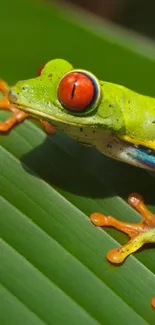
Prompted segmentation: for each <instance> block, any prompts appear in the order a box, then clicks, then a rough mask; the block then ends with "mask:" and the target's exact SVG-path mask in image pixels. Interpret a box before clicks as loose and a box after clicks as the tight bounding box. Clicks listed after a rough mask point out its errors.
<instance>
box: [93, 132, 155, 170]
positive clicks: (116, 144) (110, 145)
mask: <svg viewBox="0 0 155 325" xmlns="http://www.w3.org/2000/svg"><path fill="white" fill-rule="evenodd" d="M98 150H100V151H101V152H103V153H104V154H106V155H107V156H109V157H111V158H113V159H117V160H121V161H124V162H126V163H128V164H131V165H134V166H137V167H141V168H144V169H149V170H152V171H155V151H153V150H150V149H147V148H145V147H142V146H139V147H138V146H135V145H133V144H131V143H128V142H126V141H123V140H121V139H119V138H118V137H117V136H115V135H112V134H111V135H110V137H107V138H105V139H104V142H103V143H102V144H101V142H100V144H99V146H98Z"/></svg>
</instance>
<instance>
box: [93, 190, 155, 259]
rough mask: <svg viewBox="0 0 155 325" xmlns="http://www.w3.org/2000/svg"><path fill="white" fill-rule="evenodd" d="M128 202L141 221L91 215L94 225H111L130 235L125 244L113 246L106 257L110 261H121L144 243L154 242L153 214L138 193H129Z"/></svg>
mask: <svg viewBox="0 0 155 325" xmlns="http://www.w3.org/2000/svg"><path fill="white" fill-rule="evenodd" d="M128 202H129V204H130V205H132V206H133V207H134V208H135V209H136V210H137V211H139V212H140V214H141V215H142V217H143V219H142V221H141V222H139V223H125V222H121V221H119V220H116V219H115V218H113V217H112V216H107V217H106V216H104V215H102V214H100V213H93V214H92V215H91V221H92V222H93V223H94V224H95V225H96V226H111V227H114V228H116V229H119V230H121V231H123V232H125V233H126V234H128V235H129V237H130V240H129V241H128V243H127V244H125V245H123V246H122V247H120V248H115V249H113V250H111V251H110V252H109V253H108V254H107V259H108V260H109V261H110V262H112V263H122V262H123V261H124V260H125V258H126V257H127V256H128V255H130V254H131V253H133V252H135V251H137V250H138V249H139V248H140V247H141V246H143V245H144V244H145V243H155V215H154V214H153V213H151V211H149V210H148V209H147V207H146V206H145V204H144V202H143V198H142V197H141V196H140V195H139V194H138V193H133V194H131V195H130V196H129V198H128Z"/></svg>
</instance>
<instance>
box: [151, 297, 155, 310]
mask: <svg viewBox="0 0 155 325" xmlns="http://www.w3.org/2000/svg"><path fill="white" fill-rule="evenodd" d="M151 304H152V307H153V308H155V297H154V298H152V300H151Z"/></svg>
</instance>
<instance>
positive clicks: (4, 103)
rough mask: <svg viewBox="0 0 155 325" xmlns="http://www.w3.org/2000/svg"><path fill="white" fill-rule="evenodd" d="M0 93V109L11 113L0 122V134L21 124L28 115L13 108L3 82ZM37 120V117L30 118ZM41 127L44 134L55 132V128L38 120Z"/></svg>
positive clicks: (6, 86) (7, 88) (1, 81)
mask: <svg viewBox="0 0 155 325" xmlns="http://www.w3.org/2000/svg"><path fill="white" fill-rule="evenodd" d="M0 92H1V93H2V94H3V97H2V99H1V100H0V109H3V110H8V111H10V112H12V113H13V114H12V116H11V117H9V118H8V119H7V120H5V121H4V122H0V132H8V131H9V130H10V129H12V127H13V126H14V125H16V124H18V123H21V122H22V121H23V120H24V119H25V118H27V117H29V116H30V114H28V113H25V112H23V111H20V110H19V109H18V108H16V107H14V106H13V105H12V104H11V103H10V102H9V100H8V92H9V87H8V85H7V84H6V82H5V81H3V80H0ZM32 117H33V118H35V119H37V120H38V118H37V117H34V116H32ZM39 121H40V123H41V124H42V125H43V127H44V129H45V131H46V133H48V134H54V133H55V132H56V130H55V128H54V127H53V126H52V125H51V124H50V123H48V122H46V121H43V120H39Z"/></svg>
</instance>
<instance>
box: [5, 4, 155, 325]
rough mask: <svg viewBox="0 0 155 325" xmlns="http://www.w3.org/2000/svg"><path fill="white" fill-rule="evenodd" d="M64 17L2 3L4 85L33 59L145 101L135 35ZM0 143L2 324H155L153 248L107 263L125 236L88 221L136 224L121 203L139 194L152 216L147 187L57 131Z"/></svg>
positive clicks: (154, 206)
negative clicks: (120, 87) (66, 65)
mask: <svg viewBox="0 0 155 325" xmlns="http://www.w3.org/2000/svg"><path fill="white" fill-rule="evenodd" d="M8 8H9V11H8ZM66 11H67V10H66ZM66 11H65V10H63V9H58V8H56V7H55V6H54V5H52V6H50V5H47V4H42V3H39V2H32V1H31V2H29V1H26V0H22V1H21V0H14V1H13V2H10V1H9V0H5V2H3V3H2V4H1V30H3V31H4V32H3V34H2V35H1V44H2V45H3V46H2V48H1V52H0V75H1V77H3V78H5V79H6V80H7V81H8V82H10V83H13V82H15V81H16V80H18V79H24V78H29V77H31V76H33V74H34V73H35V71H36V70H37V68H38V66H39V65H40V64H41V63H43V62H46V61H48V60H49V59H51V58H54V57H64V58H66V59H67V60H69V61H71V62H73V64H74V65H75V66H76V67H81V68H86V69H89V70H91V71H92V72H94V73H95V74H97V75H98V76H99V77H100V78H101V79H106V80H111V81H114V82H119V83H121V84H125V85H127V86H129V87H131V88H133V89H135V90H138V91H141V92H143V93H147V94H150V95H151V94H152V95H153V92H154V75H155V60H154V58H153V55H154V49H153V48H152V46H151V45H149V44H146V43H144V44H139V45H136V46H135V49H133V44H137V39H136V38H134V37H132V36H131V38H129V40H128V41H126V35H123V34H121V33H119V32H116V31H115V28H113V27H112V26H109V27H108V26H107V25H106V24H105V23H101V24H100V23H99V22H98V21H96V20H95V21H94V20H91V21H89V19H90V18H87V17H86V16H85V19H83V20H82V19H81V22H80V23H79V22H78V20H77V18H76V16H77V14H76V13H75V12H72V11H71V12H70V11H69V9H68V12H67V13H66ZM71 13H72V18H71ZM80 17H82V14H81V13H80ZM87 19H88V20H87ZM86 21H87V22H86ZM84 22H85V23H84ZM92 22H96V24H95V25H94V26H93V28H92V25H93V24H92ZM101 31H102V33H101ZM131 39H132V42H131ZM131 45H132V46H131ZM146 48H147V49H148V53H146ZM141 71H143V76H145V79H144V78H142V77H141ZM0 117H1V119H4V118H5V117H6V113H4V112H0ZM0 143H1V147H0V195H1V196H0V234H1V238H2V240H1V243H0V245H1V264H0V279H1V289H0V290H1V297H2V299H1V300H2V303H1V304H0V305H1V310H2V312H0V315H1V316H0V319H1V323H2V324H3V325H10V324H11V325H14V324H16V325H18V324H19V325H21V324H24V325H25V324H26V325H29V324H31V325H33V324H35V325H44V324H52V325H53V324H56V325H59V324H61V325H63V324H67V325H74V324H78V325H79V324H81V325H82V324H84V325H85V324H88V325H89V324H90V325H91V324H92V325H98V324H108V325H109V324H122V325H123V324H125V325H127V324H129V325H130V324H136V325H143V324H145V325H146V324H151V325H153V324H154V319H155V312H154V310H153V309H152V308H151V305H150V301H151V298H152V297H153V296H154V295H155V275H154V273H155V254H154V246H150V247H146V248H145V249H142V250H141V251H139V252H137V253H135V254H134V255H133V256H130V257H129V258H128V259H127V260H126V262H125V263H124V264H123V265H121V266H119V267H116V266H114V265H111V264H110V263H108V262H107V260H106V258H105V256H106V253H107V252H108V251H109V250H110V249H112V248H114V247H116V246H118V245H119V244H123V243H124V242H125V241H126V240H127V238H126V236H125V235H123V234H121V233H120V232H117V231H116V230H114V229H100V228H96V227H94V226H93V225H92V224H91V222H90V220H89V215H90V214H91V213H92V212H94V211H98V212H104V213H105V214H112V215H114V216H116V217H117V218H119V219H121V220H124V221H125V220H130V221H133V222H134V221H136V220H139V219H140V216H139V215H138V213H137V212H136V211H134V210H133V209H132V208H131V207H129V206H128V204H127V203H126V200H127V196H128V194H129V193H130V192H132V191H138V192H140V193H141V194H142V195H143V196H144V197H145V200H146V202H147V204H148V205H149V207H150V208H151V210H152V211H155V195H154V185H155V179H154V178H153V177H151V175H149V174H148V173H147V172H145V171H144V170H140V169H137V168H134V167H132V166H127V165H125V164H123V163H119V162H116V161H112V160H110V159H108V158H106V157H104V156H103V155H101V154H100V153H99V152H97V151H96V150H94V149H88V148H83V147H81V146H80V145H79V144H77V143H76V142H75V141H73V140H71V139H69V138H68V137H67V136H66V135H64V134H61V133H57V134H56V135H54V136H46V134H45V133H44V131H43V130H42V129H41V127H40V125H39V124H38V123H36V122H35V123H34V121H30V120H29V121H25V122H24V123H22V124H21V125H19V126H17V127H15V128H14V129H13V130H12V131H11V132H10V133H9V134H7V135H1V137H0Z"/></svg>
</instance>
